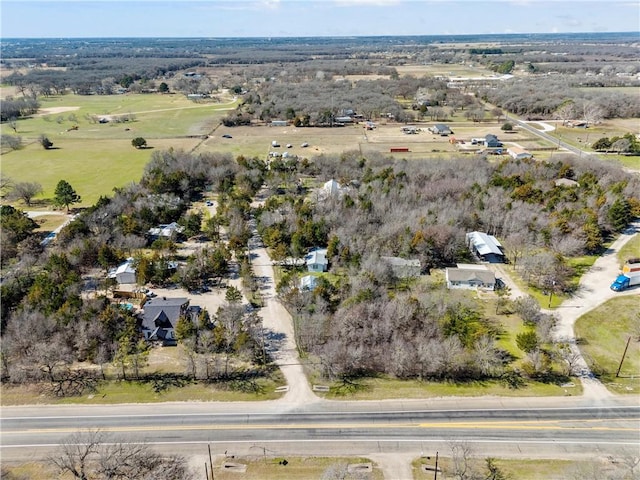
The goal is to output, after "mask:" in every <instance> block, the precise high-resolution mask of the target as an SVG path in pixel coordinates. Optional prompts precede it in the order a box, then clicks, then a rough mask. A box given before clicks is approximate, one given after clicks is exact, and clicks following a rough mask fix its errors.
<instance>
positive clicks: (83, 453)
mask: <svg viewBox="0 0 640 480" xmlns="http://www.w3.org/2000/svg"><path fill="white" fill-rule="evenodd" d="M49 462H50V463H51V464H53V465H54V466H56V467H57V468H58V469H59V470H60V473H61V474H62V473H64V474H67V475H71V476H72V477H73V478H75V479H78V480H94V479H95V480H191V479H193V478H194V476H193V473H192V472H191V471H190V470H189V468H188V467H187V464H186V461H185V459H184V458H183V457H180V456H177V455H170V456H162V455H160V454H158V453H156V452H154V451H153V450H152V449H151V448H150V447H149V446H148V445H146V444H134V443H124V442H113V441H111V439H110V438H109V437H108V435H107V434H105V433H104V432H101V431H100V430H89V431H87V432H77V433H74V434H73V435H71V436H69V437H68V438H67V439H66V440H65V441H64V442H63V443H62V445H61V446H60V449H59V451H58V453H57V454H54V455H52V456H51V457H49Z"/></svg>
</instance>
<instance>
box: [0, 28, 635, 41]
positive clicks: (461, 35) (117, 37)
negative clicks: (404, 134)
mask: <svg viewBox="0 0 640 480" xmlns="http://www.w3.org/2000/svg"><path fill="white" fill-rule="evenodd" d="M621 34H623V35H638V36H639V37H640V31H632V30H629V31H619V32H588V31H585V32H508V33H506V32H505V33H439V34H388V35H261V36H240V37H225V36H167V37H163V36H107V37H105V36H102V37H84V36H82V37H76V36H70V37H64V36H46V37H0V41H5V40H99V39H100V40H145V39H146V40H154V39H155V40H160V39H162V40H164V39H170V40H194V39H206V40H238V39H242V40H252V39H261V40H264V39H269V40H271V39H293V38H325V39H327V38H336V39H343V38H423V37H507V36H541V35H545V36H549V35H551V36H561V35H598V36H608V35H621Z"/></svg>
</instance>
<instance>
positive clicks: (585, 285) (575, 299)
mask: <svg viewBox="0 0 640 480" xmlns="http://www.w3.org/2000/svg"><path fill="white" fill-rule="evenodd" d="M638 232H640V220H639V221H636V222H634V223H632V224H631V225H630V226H629V228H627V229H626V230H625V231H624V232H623V233H622V234H621V235H620V237H619V238H618V239H617V240H616V241H615V242H614V243H613V244H612V245H611V247H610V248H608V249H607V250H606V251H605V252H604V254H603V255H602V256H601V257H599V258H598V259H597V260H596V262H595V263H594V264H593V266H592V267H591V268H590V269H589V271H588V272H586V273H585V274H584V275H583V276H582V278H581V279H580V284H579V286H578V290H577V291H576V293H575V294H574V295H573V296H572V297H571V298H569V299H567V300H565V301H564V302H563V303H562V304H561V305H560V306H559V307H557V308H555V309H553V310H547V309H543V310H542V311H543V312H545V313H550V314H553V315H555V316H556V317H557V319H558V321H557V324H556V327H555V328H554V330H553V332H552V333H553V336H554V339H555V340H556V341H557V342H564V343H568V344H569V345H570V346H571V348H572V350H573V352H574V353H577V354H579V355H580V357H579V360H578V362H577V366H576V368H577V369H578V371H579V373H580V378H581V380H582V384H583V387H584V394H583V395H584V397H585V398H588V399H589V400H592V401H596V402H598V401H603V402H604V401H606V400H607V399H609V398H610V397H611V396H612V394H611V393H610V392H609V391H608V390H607V389H606V388H605V387H604V385H602V383H600V382H599V381H598V380H597V379H596V378H595V377H594V376H593V374H592V373H591V372H590V371H589V368H588V367H587V363H586V361H585V360H584V357H582V354H581V352H580V350H579V348H578V346H577V344H576V338H575V332H574V329H573V327H574V324H575V322H576V320H577V319H578V318H580V317H581V316H582V315H584V314H585V313H587V312H589V311H590V310H593V309H594V308H596V307H598V306H599V305H601V304H602V303H604V302H606V301H607V300H609V299H611V298H615V297H620V296H625V295H640V288H637V287H636V288H633V289H630V290H627V291H625V292H614V291H613V290H611V289H610V288H609V285H611V282H612V281H613V280H614V279H615V278H616V276H617V275H618V274H619V272H620V264H619V263H618V258H617V256H616V254H617V252H618V251H619V250H620V248H622V246H624V245H625V244H626V243H627V242H628V241H629V240H631V239H632V238H633V237H634V236H635V235H637V234H638ZM491 268H492V269H493V270H494V272H496V277H497V278H500V279H502V280H503V281H504V282H505V284H506V285H507V286H508V287H509V288H510V289H511V298H512V299H515V298H518V297H521V296H524V295H525V293H524V292H523V291H522V290H521V289H520V288H519V287H518V286H517V285H516V284H515V282H513V280H512V279H511V278H510V276H509V274H508V272H507V270H506V268H505V266H504V265H497V264H494V265H491Z"/></svg>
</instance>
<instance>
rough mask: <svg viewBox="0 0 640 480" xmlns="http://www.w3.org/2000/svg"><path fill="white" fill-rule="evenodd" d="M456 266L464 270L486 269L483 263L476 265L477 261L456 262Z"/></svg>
mask: <svg viewBox="0 0 640 480" xmlns="http://www.w3.org/2000/svg"><path fill="white" fill-rule="evenodd" d="M456 267H458V268H462V269H465V270H487V267H486V266H485V265H478V264H477V263H456Z"/></svg>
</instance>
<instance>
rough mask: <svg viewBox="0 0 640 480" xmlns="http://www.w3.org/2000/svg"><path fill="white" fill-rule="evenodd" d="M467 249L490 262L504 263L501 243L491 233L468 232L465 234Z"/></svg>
mask: <svg viewBox="0 0 640 480" xmlns="http://www.w3.org/2000/svg"><path fill="white" fill-rule="evenodd" d="M466 237H467V245H468V246H469V249H470V250H471V251H472V252H473V254H474V255H476V256H477V257H478V258H480V259H481V260H483V261H485V262H490V263H504V261H505V255H504V251H503V248H502V244H501V243H500V242H499V241H498V239H497V238H496V237H494V236H493V235H487V234H486V233H484V232H469V233H467V235H466Z"/></svg>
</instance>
